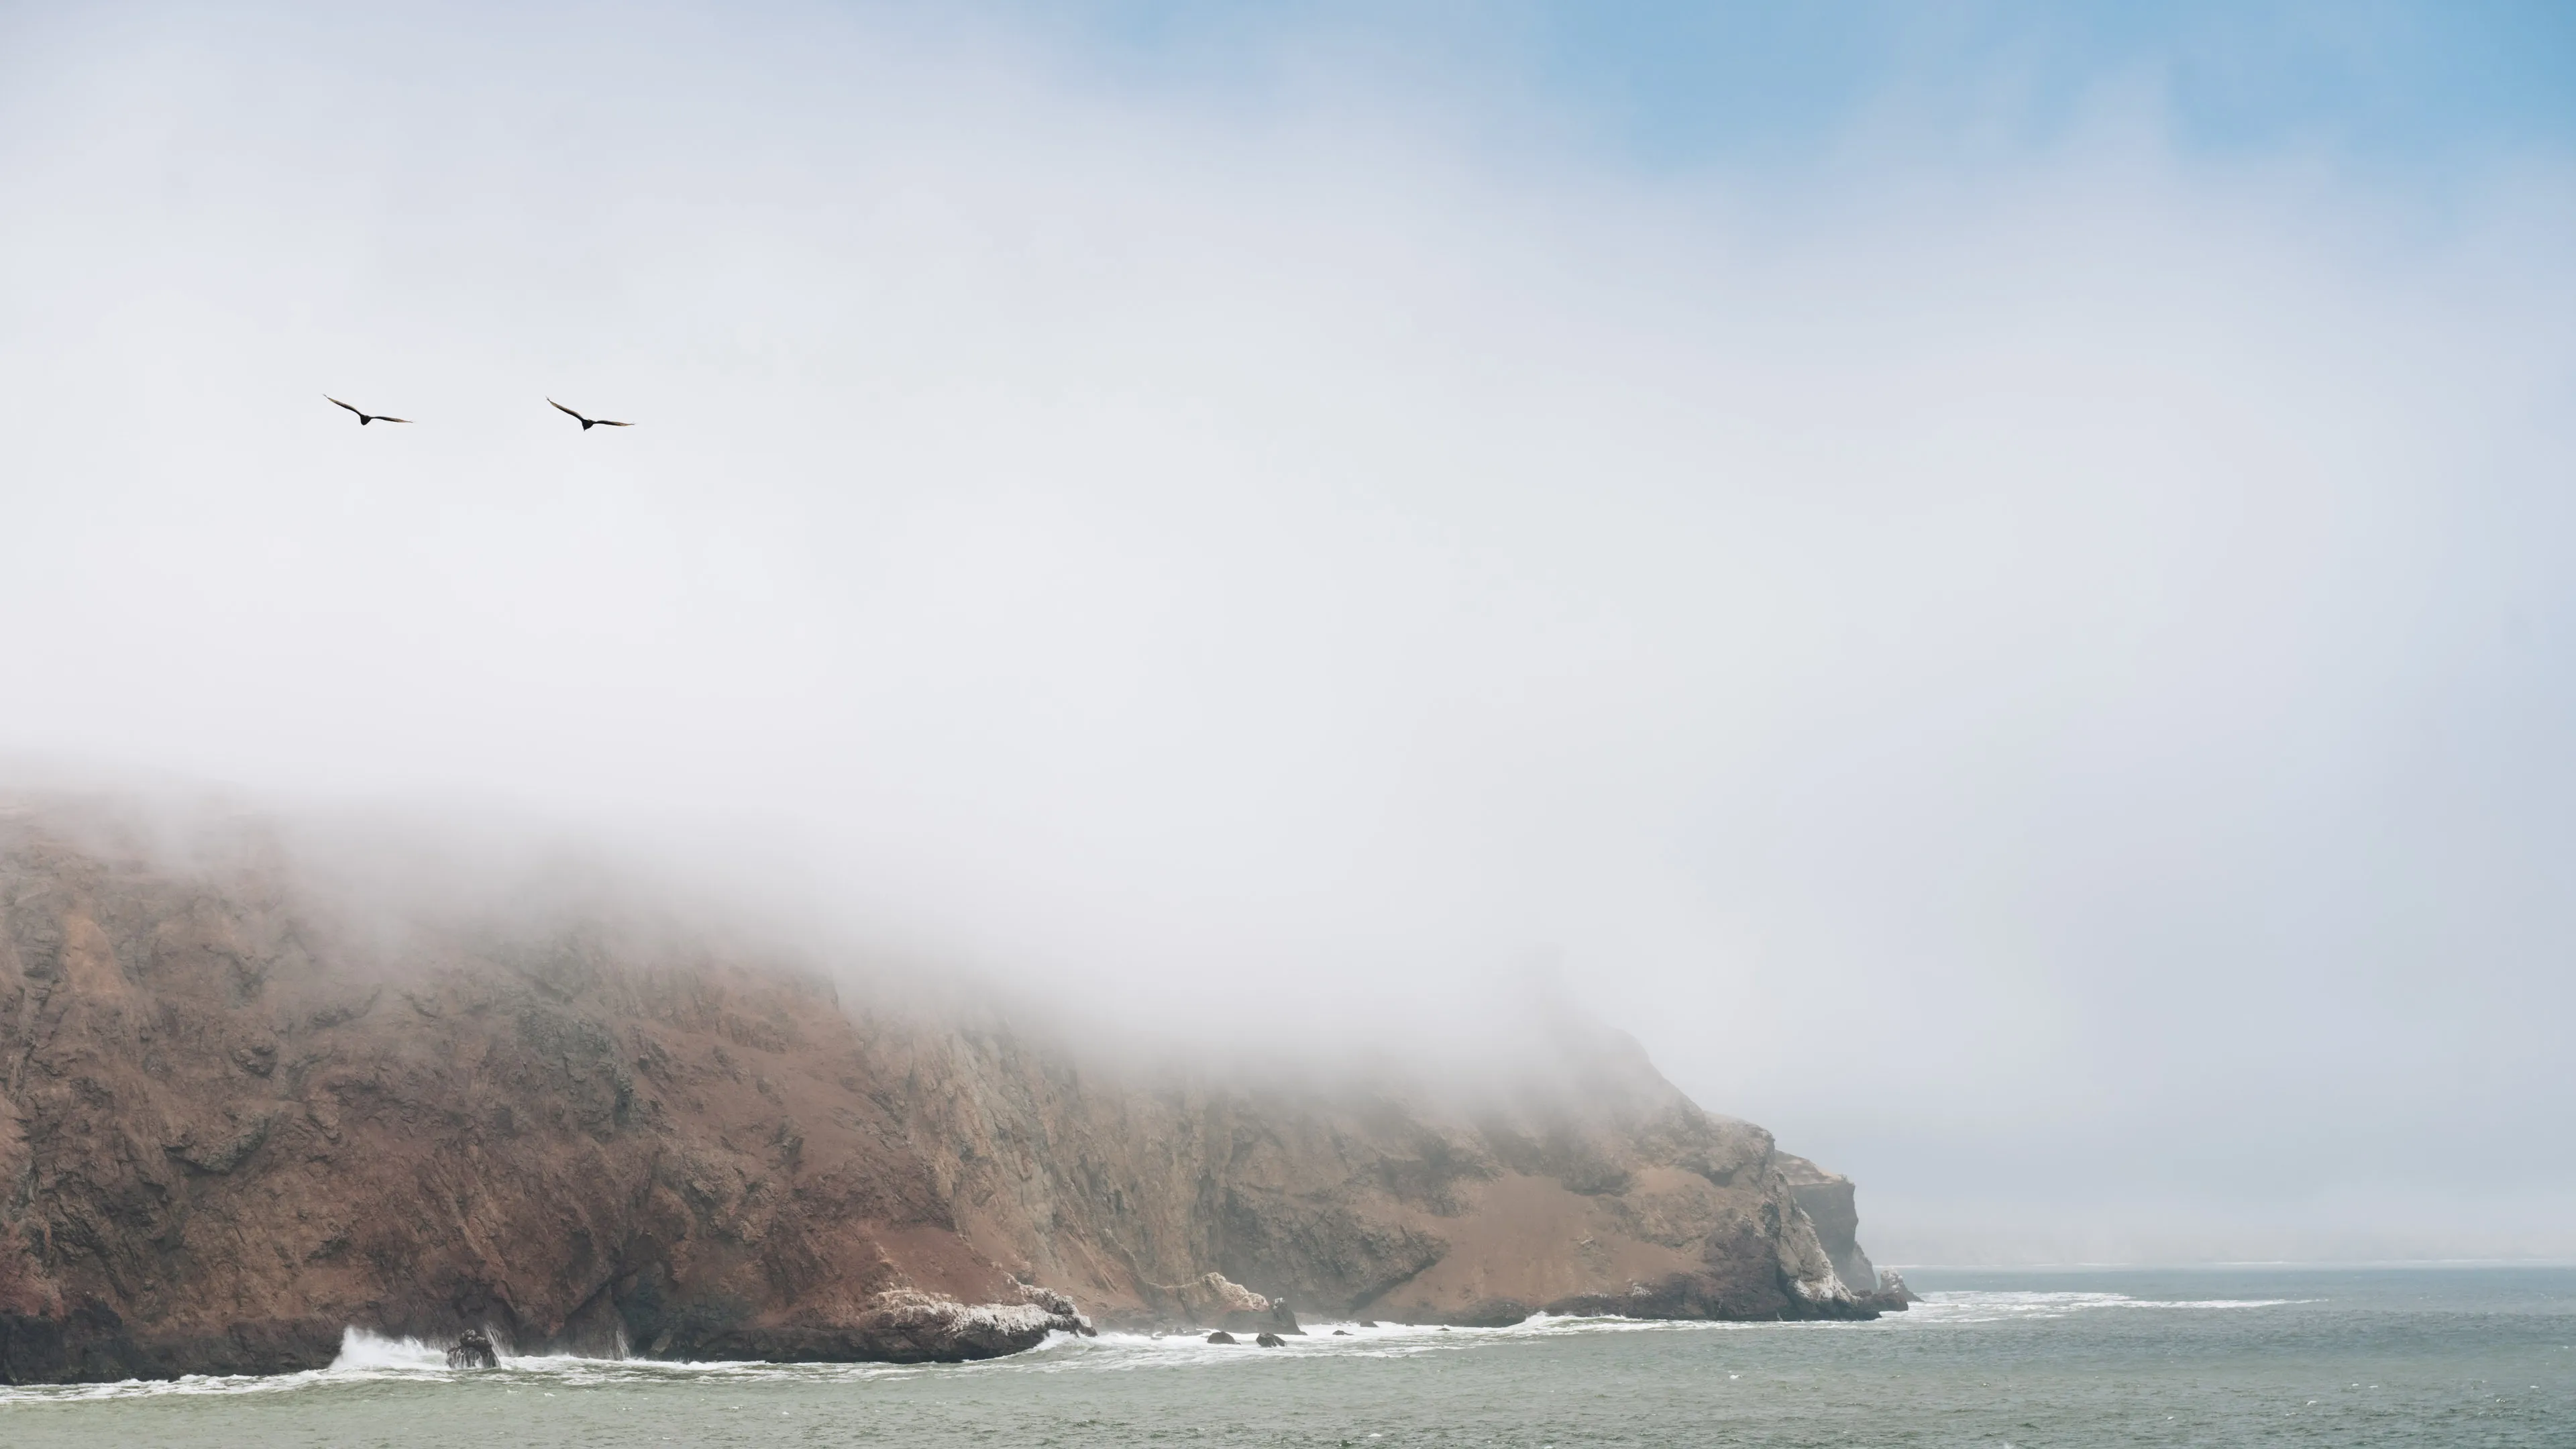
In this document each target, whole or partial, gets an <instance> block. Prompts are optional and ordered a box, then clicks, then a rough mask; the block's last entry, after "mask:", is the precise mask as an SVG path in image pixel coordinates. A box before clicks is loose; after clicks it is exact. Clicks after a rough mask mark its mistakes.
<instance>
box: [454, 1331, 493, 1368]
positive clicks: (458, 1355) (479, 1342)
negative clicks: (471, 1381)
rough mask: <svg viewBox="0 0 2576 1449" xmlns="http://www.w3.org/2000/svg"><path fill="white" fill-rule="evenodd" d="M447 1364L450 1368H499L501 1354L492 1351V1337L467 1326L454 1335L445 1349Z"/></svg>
mask: <svg viewBox="0 0 2576 1449" xmlns="http://www.w3.org/2000/svg"><path fill="white" fill-rule="evenodd" d="M447 1366H448V1367H449V1368H452V1369H475V1368H486V1369H488V1368H499V1367H500V1366H501V1356H500V1355H499V1354H497V1353H495V1352H493V1351H492V1339H491V1336H490V1335H489V1334H486V1333H485V1332H483V1330H481V1329H479V1328H469V1329H467V1330H465V1331H464V1332H463V1333H461V1334H458V1335H457V1336H456V1342H455V1343H454V1344H453V1345H451V1346H450V1347H449V1348H448V1350H447Z"/></svg>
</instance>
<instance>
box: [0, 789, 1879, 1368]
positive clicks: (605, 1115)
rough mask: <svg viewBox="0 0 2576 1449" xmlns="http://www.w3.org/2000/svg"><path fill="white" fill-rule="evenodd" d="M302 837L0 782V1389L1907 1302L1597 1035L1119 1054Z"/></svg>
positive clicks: (1625, 1052)
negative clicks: (394, 1344) (368, 1352)
mask: <svg viewBox="0 0 2576 1449" xmlns="http://www.w3.org/2000/svg"><path fill="white" fill-rule="evenodd" d="M111 815H112V812H111ZM300 859H302V857H299V856H298V854H297V852H296V851H295V850H294V849H292V848H290V847H289V846H288V845H287V844H285V843H283V841H282V840H281V839H280V838H278V837H275V836H273V835H271V834H268V833H265V832H264V831H263V830H262V829H260V828H258V827H257V826H256V825H255V824H252V825H243V826H239V827H238V828H236V829H234V830H233V831H232V832H231V833H230V834H229V835H227V836H226V837H225V839H224V841H223V842H222V844H221V846H220V848H208V847H206V846H204V845H203V844H202V842H201V843H199V844H198V845H195V846H192V847H191V848H189V849H185V850H175V849H173V848H172V847H171V846H170V845H169V843H168V842H167V841H166V840H163V839H158V838H156V837H154V836H153V834H152V832H149V831H142V830H138V829H132V828H125V827H119V826H117V825H116V824H115V823H114V820H113V819H112V818H109V817H103V816H100V815H98V814H97V813H96V812H90V813H86V814H80V813H76V815H75V817H66V816H65V814H64V813H63V812H62V811H60V810H58V809H55V808H52V807H41V808H40V807H37V806H32V805H26V804H15V805H12V804H8V803H5V802H0V1382H6V1383H32V1382H55V1381H67V1380H88V1379H122V1378H127V1377H166V1376H171V1375H177V1374H183V1373H268V1372H282V1371H290V1370H297V1369H307V1368H316V1367H321V1366H324V1365H327V1364H328V1363H329V1362H330V1361H331V1360H332V1358H333V1357H334V1355H335V1354H336V1352H337V1351H338V1348H339V1346H340V1342H341V1337H342V1334H343V1331H344V1330H345V1329H347V1328H349V1327H352V1326H355V1327H361V1328H365V1329H368V1330H370V1331H374V1332H378V1333H383V1334H388V1335H405V1336H413V1337H418V1338H422V1339H425V1340H432V1341H453V1340H455V1339H456V1338H457V1337H458V1336H459V1335H460V1334H461V1333H463V1332H465V1331H466V1330H469V1329H483V1330H488V1331H489V1332H490V1333H491V1334H492V1335H493V1336H494V1338H495V1339H496V1340H498V1341H499V1343H500V1344H501V1345H502V1348H503V1350H504V1351H505V1352H510V1351H516V1352H530V1351H538V1350H568V1351H580V1352H594V1353H620V1352H622V1353H627V1354H636V1355H648V1356H655V1357H668V1358H700V1359H708V1358H712V1359H766V1360H775V1361H794V1360H893V1361H932V1360H960V1359H974V1358H985V1357H991V1356H994V1355H999V1354H1007V1353H1012V1352H1016V1351H1018V1350H1021V1349H1024V1348H1027V1347H1030V1346H1031V1345H1033V1344H1035V1343H1037V1342H1039V1341H1041V1340H1042V1339H1043V1338H1044V1337H1045V1336H1046V1335H1047V1334H1048V1333H1050V1332H1089V1331H1092V1329H1093V1328H1094V1327H1095V1326H1100V1327H1117V1328H1137V1329H1148V1328H1151V1329H1168V1330H1183V1329H1186V1330H1190V1331H1193V1332H1206V1331H1219V1332H1228V1333H1232V1334H1240V1335H1245V1336H1252V1335H1259V1334H1293V1333H1295V1332H1297V1331H1298V1316H1299V1315H1300V1314H1304V1315H1305V1316H1307V1317H1308V1318H1309V1319H1312V1318H1316V1317H1333V1318H1340V1317H1354V1318H1356V1317H1367V1318H1375V1319H1381V1320H1394V1321H1407V1322H1417V1323H1441V1324H1455V1325H1462V1326H1463V1325H1476V1324H1496V1323H1508V1322H1513V1321H1517V1320H1518V1319H1520V1318H1522V1317H1525V1316H1527V1315H1529V1314H1531V1313H1533V1312H1537V1311H1542V1310H1544V1311H1551V1312H1582V1313H1607V1314H1627V1315H1633V1316H1646V1317H1679V1318H1736V1319H1755V1318H1761V1319H1774V1318H1857V1317H1868V1316H1871V1315H1873V1314H1874V1313H1875V1312H1877V1311H1879V1310H1880V1309H1882V1308H1888V1307H1900V1306H1902V1300H1901V1296H1900V1295H1899V1294H1896V1293H1881V1292H1880V1291H1878V1290H1879V1288H1880V1284H1879V1283H1878V1281H1877V1279H1876V1277H1875V1276H1874V1275H1873V1274H1872V1273H1871V1272H1870V1270H1869V1264H1868V1260H1867V1258H1866V1256H1865V1255H1864V1254H1862V1253H1861V1251H1860V1249H1859V1246H1858V1243H1857V1241H1856V1240H1855V1237H1854V1232H1855V1226H1856V1218H1855V1216H1854V1214H1853V1212H1852V1208H1851V1187H1850V1184H1849V1182H1848V1181H1847V1180H1844V1179H1841V1178H1837V1177H1834V1176H1833V1175H1832V1174H1829V1173H1825V1172H1823V1171H1822V1170H1820V1169H1818V1168H1816V1167H1814V1165H1813V1164H1810V1163H1806V1162H1804V1161H1803V1160H1802V1159H1798V1158H1795V1157H1791V1156H1789V1155H1787V1154H1785V1153H1782V1152H1780V1151H1778V1150H1777V1149H1776V1148H1775V1147H1774V1146H1773V1143H1772V1141H1771V1138H1770V1136H1769V1134H1767V1133H1765V1132H1764V1131H1763V1130H1762V1129H1760V1128H1758V1127H1755V1126H1753V1125H1751V1124H1749V1123H1745V1122H1740V1121H1736V1120H1733V1119H1731V1118H1727V1117H1722V1116H1718V1115H1715V1114H1712V1113H1708V1112H1705V1111H1703V1110H1701V1109H1700V1108H1699V1107H1697V1106H1695V1105H1694V1104H1693V1103H1691V1102H1690V1101H1689V1100H1688V1099H1687V1098H1685V1097H1684V1096H1683V1095H1682V1094H1681V1093H1680V1092H1679V1091H1677V1090H1676V1089H1674V1088H1673V1087H1672V1086H1671V1085H1670V1084H1669V1083H1667V1082H1665V1081H1664V1080H1663V1078H1662V1077H1661V1076H1660V1075H1658V1074H1657V1073H1656V1072H1655V1070H1654V1068H1653V1067H1652V1066H1651V1065H1650V1064H1649V1063H1648V1062H1647V1061H1646V1059H1645V1057H1644V1055H1643V1054H1642V1052H1640V1051H1639V1050H1638V1049H1637V1047H1636V1046H1635V1045H1634V1043H1633V1042H1631V1041H1629V1040H1628V1039H1627V1038H1625V1037H1624V1036H1620V1035H1619V1034H1617V1033H1615V1032H1609V1031H1606V1030H1603V1029H1600V1028H1597V1027H1590V1026H1584V1025H1580V1024H1568V1025H1566V1026H1564V1027H1563V1029H1562V1031H1561V1033H1560V1036H1559V1039H1558V1040H1557V1041H1556V1042H1555V1043H1554V1047H1553V1050H1554V1052H1555V1054H1556V1056H1557V1058H1558V1060H1556V1061H1554V1062H1551V1063H1546V1064H1545V1066H1546V1068H1547V1069H1546V1070H1543V1071H1536V1072H1533V1073H1530V1074H1528V1082H1527V1084H1526V1085H1525V1086H1524V1087H1523V1088H1521V1089H1519V1090H1516V1091H1513V1092H1507V1093H1499V1094H1490V1095H1487V1096H1485V1097H1482V1098H1479V1099H1474V1100H1466V1099H1453V1098H1452V1097H1449V1096H1445V1095H1443V1094H1440V1093H1437V1092H1429V1091H1425V1090H1422V1089H1419V1088H1418V1087H1410V1086H1405V1085H1403V1084H1401V1083H1397V1082H1392V1081H1390V1080H1380V1079H1378V1078H1374V1077H1366V1076H1354V1077H1352V1078H1351V1079H1350V1080H1347V1081H1345V1082H1341V1083H1339V1084H1336V1085H1330V1086H1315V1085H1311V1084H1307V1083H1303V1082H1300V1083H1297V1084H1295V1085H1273V1084H1265V1083H1263V1082H1261V1081H1259V1080H1257V1079H1256V1080H1245V1079H1244V1078H1243V1076H1242V1075H1241V1074H1229V1073H1225V1072H1221V1071H1210V1070H1204V1069H1194V1070H1186V1071H1185V1070H1181V1069H1179V1068H1175V1067H1153V1066H1133V1067H1131V1066H1123V1065H1121V1064H1119V1063H1116V1062H1106V1063H1104V1062H1101V1061H1098V1060H1094V1059H1092V1058H1091V1057H1089V1056H1086V1055H1085V1054H1083V1053H1081V1052H1077V1051H1074V1050H1072V1049H1070V1048H1069V1047H1067V1046H1065V1045H1064V1044H1062V1043H1060V1042H1055V1041H1052V1040H1050V1039H1049V1038H1047V1037H1046V1036H1045V1035H1043V1034H1042V1033H1030V1032H1024V1031H1018V1030H1013V1029H1011V1028H1009V1027H1007V1026H1004V1025H1002V1024H999V1023H998V1022H997V1021H995V1020H992V1019H978V1020H975V1021H966V1020H964V1019H962V1018H956V1017H943V1016H942V1015H941V1014H939V1013H936V1012H930V1011H925V1010H923V1009H921V1008H920V1007H919V1006H918V1005H917V1004H916V1005H911V1006H903V1005H898V1004H895V1003H892V1002H878V1001H873V1000H861V999H853V998H855V997H856V996H858V995H859V994H860V993H858V992H856V991H855V990H851V989H848V988H844V987H838V986H836V985H835V984H834V983H833V979H832V978H830V977H827V976H825V975H823V974H820V973H819V972H818V971H817V970H816V969H815V967H814V964H813V963H812V962H796V961H789V960H785V959H783V958H779V957H777V956H775V955H774V954H773V953H764V952H761V951H757V950H747V949H742V948H736V947H728V946H726V945H724V944H723V943H722V941H721V940H720V938H719V937H718V936H716V935H714V934H711V933H707V932H700V931H691V930H686V929H682V928H679V927H677V926H674V925H673V924H672V923H671V922H670V921H668V920H662V919H655V918H652V917H651V915H650V913H643V912H636V911H629V910H623V909H575V908H570V907H564V908H557V909H549V910H524V909H521V910H512V911H507V912H502V911H480V910H472V909H465V908H462V907H457V906H454V905H449V906H440V907H431V906H419V907H416V908H413V909H407V910H388V909H385V908H382V907H380V906H367V907H360V906H358V905H355V904H353V903H352V902H351V901H349V900H348V899H345V898H344V897H343V896H342V895H341V894H338V893H335V892H334V891H331V890H325V889H321V888H318V887H316V886H315V885H314V884H313V882H312V879H311V876H312V872H311V871H310V870H308V869H307V868H305V867H304V866H303V865H300V864H299V860H300ZM1253 1075H1254V1076H1256V1077H1257V1074H1253Z"/></svg>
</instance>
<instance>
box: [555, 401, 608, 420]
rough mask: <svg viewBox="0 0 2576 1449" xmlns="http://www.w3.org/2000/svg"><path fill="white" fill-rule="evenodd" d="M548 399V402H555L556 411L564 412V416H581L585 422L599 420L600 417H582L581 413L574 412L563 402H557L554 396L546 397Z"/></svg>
mask: <svg viewBox="0 0 2576 1449" xmlns="http://www.w3.org/2000/svg"><path fill="white" fill-rule="evenodd" d="M546 401H548V402H550V403H555V411H556V412H559V413H562V414H563V415H564V416H566V417H572V418H581V420H582V421H583V422H585V423H589V422H596V421H598V419H596V418H582V417H581V414H579V413H577V412H574V411H573V410H572V409H570V408H568V407H565V406H564V405H563V404H562V403H559V402H555V400H554V399H553V398H547V399H546Z"/></svg>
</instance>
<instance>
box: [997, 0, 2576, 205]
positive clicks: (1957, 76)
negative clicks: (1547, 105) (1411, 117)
mask: <svg viewBox="0 0 2576 1449" xmlns="http://www.w3.org/2000/svg"><path fill="white" fill-rule="evenodd" d="M1039 12H1040V13H1041V14H1042V15H1045V16H1047V17H1049V18H1050V21H1051V23H1052V24H1054V25H1057V26H1065V27H1069V28H1070V29H1071V30H1073V31H1074V32H1076V33H1078V34H1080V35H1082V36H1083V37H1084V38H1085V39H1086V40H1087V41H1088V42H1089V43H1090V44H1091V45H1093V46H1096V47H1098V50H1097V55H1098V57H1099V59H1100V61H1101V63H1102V64H1104V65H1106V66H1107V67H1109V68H1110V69H1111V71H1112V72H1113V73H1114V74H1117V75H1118V76H1119V77H1120V78H1121V79H1122V80H1124V81H1126V82H1129V83H1142V84H1154V83H1162V84H1176V85H1183V86H1191V87H1197V86H1206V85H1217V86H1245V85H1252V86H1256V87H1257V86H1258V85H1259V84H1260V82H1261V81H1262V80H1263V79H1264V77H1265V76H1266V75H1268V74H1270V73H1272V71H1273V70H1274V68H1275V66H1276V64H1277V62H1278V57H1279V54H1280V41H1281V40H1282V38H1283V37H1287V36H1292V35H1293V36H1302V37H1307V38H1309V39H1311V38H1313V37H1317V36H1322V37H1329V38H1330V39H1329V41H1328V42H1326V43H1328V44H1330V45H1334V46H1337V47H1339V48H1340V49H1341V50H1342V51H1343V52H1344V54H1345V55H1346V56H1365V55H1368V54H1370V53H1371V52H1374V53H1375V55H1376V58H1377V59H1379V60H1381V61H1391V62H1393V63H1395V64H1399V65H1429V66H1432V67H1434V68H1439V69H1446V70H1450V71H1452V72H1453V73H1454V72H1458V71H1465V72H1471V73H1480V74H1481V77H1482V79H1483V80H1484V82H1485V83H1486V84H1488V85H1492V86H1496V87H1500V88H1505V89H1510V88H1515V87H1521V86H1527V87H1530V88H1533V89H1534V90H1535V91H1536V92H1537V93H1538V94H1540V95H1543V96H1545V97H1546V98H1548V99H1550V100H1553V101H1554V102H1556V103H1558V104H1560V105H1561V106H1562V107H1564V109H1565V110H1566V112H1567V113H1568V114H1570V115H1572V116H1575V117H1577V118H1579V120H1580V122H1581V124H1583V125H1585V126H1587V127H1588V128H1590V129H1592V130H1593V131H1594V133H1595V134H1597V135H1598V136H1599V137H1600V138H1601V139H1602V140H1603V141H1604V142H1606V143H1608V144H1609V145H1611V146H1614V147H1615V148H1617V149H1618V150H1620V151H1621V152H1623V153H1625V154H1626V155H1627V156H1628V157H1630V158H1632V159H1634V160H1636V161H1639V162H1642V163H1647V164H1651V165H1655V166H1663V167H1691V166H1697V165H1705V164H1729V163H1734V164H1741V163H1746V162H1753V163H1761V162H1778V163H1785V164H1795V163H1797V162H1799V161H1801V160H1803V159H1808V158H1812V157H1813V156H1814V155H1816V154H1817V153H1819V152H1820V151H1822V150H1825V149H1827V148H1830V147H1832V146H1834V145H1835V144H1837V143H1838V142H1839V141H1840V140H1841V139H1843V138H1844V137H1846V136H1847V135H1848V133H1849V132H1850V131H1851V130H1852V129H1854V128H1855V127H1860V126H1864V125H1866V124H1867V123H1868V122H1869V120H1870V118H1871V117H1872V116H1873V115H1874V114H1876V113H1878V111H1879V110H1880V109H1881V108H1883V107H1885V106H1887V105H1888V104H1889V103H1890V102H1891V100H1892V101H1894V102H1895V103H1896V104H1897V105H1898V106H1899V107H1901V108H1902V109H1904V110H1905V111H1906V112H1907V113H1908V119H1909V121H1915V122H1920V121H1921V120H1923V119H1924V118H1926V117H1929V118H1931V119H1932V123H1933V124H1935V125H1938V124H1941V123H1942V118H1944V117H1946V118H1947V120H1948V122H1949V123H1951V124H1957V125H1961V126H1966V125H1970V124H1976V125H1980V126H1995V125H2000V126H2001V128H2002V129H2003V130H2004V131H2005V132H2006V133H2007V134H2008V135H2010V136H2015V137H2018V138H2020V139H2023V140H2027V141H2033V142H2045V141H2047V140H2049V139H2051V138H2053V137H2054V136H2056V135H2058V134H2060V133H2061V132H2063V131H2064V130H2065V129H2066V128H2067V127H2068V126H2069V125H2071V124H2073V123H2074V122H2075V121H2076V120H2077V119H2078V117H2079V116H2080V113H2081V109H2082V106H2083V103H2084V100H2085V98H2086V97H2087V96H2089V95H2092V94H2094V93H2095V92H2097V91H2098V90H2100V89H2101V88H2104V87H2132V88H2136V89H2137V90H2138V91H2139V92H2140V93H2141V94H2143V95H2146V96H2148V97H2151V98H2152V99H2154V100H2155V101H2156V102H2158V103H2159V104H2160V106H2161V109H2162V111H2163V120H2164V122H2165V123H2166V125H2167V126H2168V127H2169V128H2170V139H2171V140H2172V141H2173V142H2174V143H2175V144H2177V145H2178V146H2179V147H2181V148H2183V149H2186V150H2188V151H2192V152H2199V153H2215V154H2225V153H2229V152H2235V151H2241V150H2244V149H2247V148H2260V147H2267V146H2274V145H2296V146H2303V147H2320V148H2324V149H2327V150H2329V151H2332V152H2335V153H2338V154H2340V155H2341V156H2343V157H2345V158H2347V159H2350V160H2353V161H2356V162H2362V163H2366V164H2383V165H2397V166H2410V167H2411V166H2429V167H2441V166H2446V165H2456V164H2459V163H2460V162H2461V161H2463V160H2464V159H2466V158H2469V157H2472V156H2474V155H2475V154H2477V153H2479V152H2481V151H2485V150H2489V149H2492V148H2502V149H2505V150H2519V149H2523V148H2530V147H2547V148H2557V147H2564V146H2565V145H2567V144H2568V143H2569V142H2570V140H2571V139H2576V6H2571V5H2566V4H2551V3H2545V0H2459V3H2450V4H2421V3H2393V0H2376V3H2374V0H2350V3H2289V4H2271V5H2256V4H2224V3H2205V0H2189V3H2176V4H2166V5H2144V4H2105V3H2063V4H2042V3H2010V0H1997V3H1960V4H1920V3H1918V4H1904V3H1888V0H1832V3H1811V4H1798V5H1785V4H1746V3H1734V0H1718V3H1701V4H1686V3H1672V0H1632V3H1607V4H1600V3H1595V4H1576V3H1517V4H1493V5H1420V4H1417V5H1404V6H1385V5H1346V4H1330V3H1325V4H1286V5H1280V4H1241V3H1220V4H1177V3H1170V0H1128V3H1105V4H1096V5H1086V6H1077V7H1073V8H1072V9H1070V10H1067V9H1066V8H1064V7H1039Z"/></svg>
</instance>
